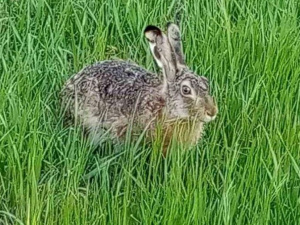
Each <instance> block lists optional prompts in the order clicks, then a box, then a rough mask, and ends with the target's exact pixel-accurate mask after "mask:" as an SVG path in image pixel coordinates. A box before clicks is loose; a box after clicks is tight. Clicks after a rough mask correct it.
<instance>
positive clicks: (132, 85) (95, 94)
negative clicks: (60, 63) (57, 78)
mask: <svg viewBox="0 0 300 225" xmlns="http://www.w3.org/2000/svg"><path fill="white" fill-rule="evenodd" d="M161 85H162V82H161V81H160V79H159V78H158V77H157V75H156V74H154V73H151V72H149V71H147V70H146V69H144V68H142V67H140V66H138V65H136V64H134V63H131V62H127V61H117V60H111V61H102V62H98V63H95V64H93V65H91V66H87V67H85V68H84V69H83V70H81V71H80V72H79V73H77V74H76V75H75V76H73V77H72V78H71V79H70V80H69V81H68V82H67V83H66V85H65V93H67V94H65V97H67V98H69V99H70V98H72V99H77V102H78V105H79V107H80V108H82V109H87V108H102V109H104V108H105V109H109V112H110V113H112V114H114V113H116V112H120V111H121V112H123V113H124V114H131V113H132V110H134V108H135V107H136V106H138V108H139V107H140V104H141V102H146V101H155V100H156V99H159V100H160V95H161V94H160V90H161ZM75 95H76V98H75V97H74V96H75ZM68 96H69V97H68ZM74 104H75V103H74ZM103 107H104V108H103ZM95 114H96V113H95Z"/></svg>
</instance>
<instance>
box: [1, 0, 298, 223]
mask: <svg viewBox="0 0 300 225" xmlns="http://www.w3.org/2000/svg"><path fill="white" fill-rule="evenodd" d="M178 15H180V17H179V18H180V23H179V24H180V27H181V29H182V32H183V37H184V49H185V52H186V58H187V62H188V64H189V66H190V67H191V68H193V70H194V71H196V72H197V73H198V74H203V75H206V76H207V77H208V78H209V79H210V81H211V89H212V92H213V94H214V96H216V98H217V101H218V105H219V110H220V113H219V115H218V118H217V120H216V121H215V122H212V123H210V124H209V125H208V126H207V129H206V134H205V136H204V138H203V140H202V141H201V142H200V143H199V145H198V146H197V147H195V149H193V150H192V151H189V152H182V151H181V150H180V148H178V147H176V146H175V147H173V149H172V153H171V155H170V156H169V157H168V158H167V159H163V158H162V157H161V155H160V153H159V151H158V150H157V149H155V148H154V149H150V148H149V147H147V146H138V147H137V146H133V147H132V146H130V145H125V146H123V147H122V149H121V150H118V151H117V150H116V149H114V148H113V146H112V145H111V144H110V143H106V142H104V143H103V144H102V145H101V146H100V147H99V148H97V149H94V148H92V147H91V146H90V145H89V143H87V141H85V140H84V138H83V137H82V135H81V133H80V131H79V130H78V129H75V128H64V127H63V125H62V119H61V117H60V114H59V111H58V104H59V103H58V93H59V91H60V89H61V87H62V85H63V83H64V81H66V79H68V78H69V77H70V76H71V75H72V74H74V73H76V72H77V71H79V70H80V69H81V68H82V67H84V66H85V65H88V64H90V63H93V62H95V61H99V60H103V59H108V58H122V59H131V60H133V61H135V62H137V63H139V64H141V65H143V66H144V67H146V68H148V69H150V70H157V68H156V66H155V63H154V61H153V59H152V56H151V53H150V51H149V49H148V46H147V42H146V40H145V38H144V36H143V32H142V31H143V29H144V28H145V26H146V25H147V24H155V25H159V26H161V27H164V26H165V24H166V22H167V21H174V17H177V18H178ZM299 29H300V3H299V1H297V0H286V1H283V0H282V1H281V0H269V1H259V0H249V1H235V0H233V1H229V0H219V1H208V0H201V1H193V0H187V1H183V0H182V1H181V2H180V3H178V2H177V1H175V0H173V1H162V0H156V1H154V0H152V1H151V0H139V1H136V0H128V1H125V0H123V1H121V0H109V1H108V0H99V1H87V0H64V1H56V0H15V1H12V0H3V1H1V2H0V224H30V225H33V224H172V225H173V224H180V225H181V224H243V225H244V224H251V225H252V224H300V197H299V196H300V151H299V150H300V147H299V146H300V57H299V52H300V33H299Z"/></svg>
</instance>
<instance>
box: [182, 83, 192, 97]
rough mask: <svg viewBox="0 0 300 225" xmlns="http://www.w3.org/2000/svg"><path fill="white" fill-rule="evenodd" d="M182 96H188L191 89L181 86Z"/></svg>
mask: <svg viewBox="0 0 300 225" xmlns="http://www.w3.org/2000/svg"><path fill="white" fill-rule="evenodd" d="M182 94H184V95H190V94H191V89H190V88H189V87H188V86H186V85H183V86H182Z"/></svg>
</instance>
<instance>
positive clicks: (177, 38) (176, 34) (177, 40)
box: [167, 22, 186, 67]
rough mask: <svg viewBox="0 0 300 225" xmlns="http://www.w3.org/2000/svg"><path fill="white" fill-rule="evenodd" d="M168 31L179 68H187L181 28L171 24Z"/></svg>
mask: <svg viewBox="0 0 300 225" xmlns="http://www.w3.org/2000/svg"><path fill="white" fill-rule="evenodd" d="M167 29H168V40H169V42H170V44H171V46H172V48H173V50H174V52H175V55H176V61H177V64H178V66H179V67H186V64H185V57H184V54H183V50H182V42H181V34H180V30H179V27H178V26H177V25H176V24H174V23H170V22H169V23H168V24H167Z"/></svg>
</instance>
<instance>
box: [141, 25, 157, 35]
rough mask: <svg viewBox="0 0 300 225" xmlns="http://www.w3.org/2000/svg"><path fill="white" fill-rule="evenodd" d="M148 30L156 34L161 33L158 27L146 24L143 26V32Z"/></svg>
mask: <svg viewBox="0 0 300 225" xmlns="http://www.w3.org/2000/svg"><path fill="white" fill-rule="evenodd" d="M149 31H152V32H155V33H156V34H161V30H160V29H159V28H158V27H156V26H153V25H148V26H147V27H146V28H145V30H144V33H147V32H149Z"/></svg>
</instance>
